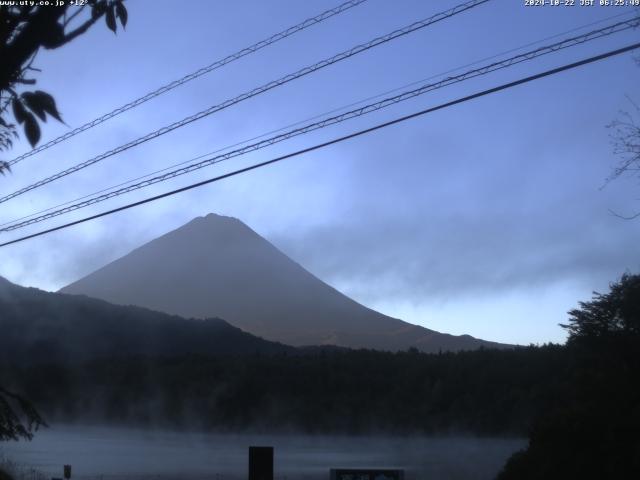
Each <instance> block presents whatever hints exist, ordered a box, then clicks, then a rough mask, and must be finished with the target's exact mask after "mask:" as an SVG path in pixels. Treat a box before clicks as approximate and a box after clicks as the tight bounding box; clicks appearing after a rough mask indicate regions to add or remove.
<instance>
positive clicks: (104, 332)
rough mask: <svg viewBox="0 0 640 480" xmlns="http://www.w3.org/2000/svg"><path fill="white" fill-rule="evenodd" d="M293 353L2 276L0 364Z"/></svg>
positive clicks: (230, 331)
mask: <svg viewBox="0 0 640 480" xmlns="http://www.w3.org/2000/svg"><path fill="white" fill-rule="evenodd" d="M294 351H295V349H293V348H291V347H288V346H285V345H280V344H277V343H273V342H269V341H266V340H263V339H260V338H257V337H254V336H252V335H250V334H248V333H245V332H243V331H241V330H240V329H238V328H236V327H233V326H231V325H229V324H228V323H227V322H225V321H224V320H220V319H217V318H214V319H206V320H194V319H192V320H185V319H183V318H179V317H176V316H171V315H168V314H165V313H159V312H153V311H151V310H148V309H145V308H140V307H132V306H127V307H125V306H117V305H111V304H109V303H107V302H105V301H102V300H96V299H93V298H88V297H84V296H76V295H63V294H60V293H49V292H44V291H41V290H38V289H35V288H24V287H20V286H18V285H15V284H13V283H11V282H9V281H7V280H6V279H4V278H2V277H0V363H9V362H12V363H18V364H20V363H21V362H24V363H32V362H78V361H84V360H88V359H91V358H96V357H101V356H105V357H109V358H117V357H125V356H128V355H149V356H178V355H184V354H200V355H216V354H254V353H265V354H268V353H278V352H294Z"/></svg>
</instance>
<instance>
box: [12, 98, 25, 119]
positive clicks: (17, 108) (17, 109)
mask: <svg viewBox="0 0 640 480" xmlns="http://www.w3.org/2000/svg"><path fill="white" fill-rule="evenodd" d="M11 106H12V107H13V116H14V117H16V121H17V122H18V123H22V122H24V121H25V120H26V118H27V111H26V110H25V108H24V105H22V102H21V101H20V99H19V98H17V97H16V98H14V99H13V101H12V102H11Z"/></svg>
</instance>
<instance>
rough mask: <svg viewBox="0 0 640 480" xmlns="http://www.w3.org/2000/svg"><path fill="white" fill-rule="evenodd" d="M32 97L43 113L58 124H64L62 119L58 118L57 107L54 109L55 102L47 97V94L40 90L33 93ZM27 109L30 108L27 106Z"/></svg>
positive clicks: (49, 96)
mask: <svg viewBox="0 0 640 480" xmlns="http://www.w3.org/2000/svg"><path fill="white" fill-rule="evenodd" d="M23 95H26V94H23ZM33 95H34V96H35V99H36V102H37V104H38V106H39V107H40V108H41V109H42V110H43V111H45V112H47V113H48V114H49V115H51V116H52V117H53V118H55V119H56V120H58V121H59V122H62V123H64V121H63V120H62V117H60V112H58V107H56V101H55V99H54V98H53V97H52V96H51V95H49V94H48V93H47V92H43V91H42V90H36V91H35V92H33ZM29 108H31V107H30V106H29ZM32 110H33V109H32ZM38 116H39V115H38Z"/></svg>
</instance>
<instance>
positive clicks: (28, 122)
mask: <svg viewBox="0 0 640 480" xmlns="http://www.w3.org/2000/svg"><path fill="white" fill-rule="evenodd" d="M24 133H25V134H26V135H27V140H29V143H30V144H31V147H32V148H33V147H35V146H36V144H37V143H38V141H39V140H40V126H39V125H38V121H37V120H36V117H34V116H33V114H32V113H27V118H25V121H24Z"/></svg>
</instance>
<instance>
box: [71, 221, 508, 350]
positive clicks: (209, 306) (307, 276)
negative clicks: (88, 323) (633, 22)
mask: <svg viewBox="0 0 640 480" xmlns="http://www.w3.org/2000/svg"><path fill="white" fill-rule="evenodd" d="M60 291H61V292H63V293H71V294H85V295H88V296H91V297H95V298H101V299H103V300H106V301H109V302H112V303H115V304H121V305H127V304H131V305H140V306H143V307H147V308H150V309H152V310H157V311H161V312H165V313H169V314H173V315H179V316H182V317H194V318H206V317H219V318H224V319H225V320H226V321H228V322H229V323H231V324H232V325H234V326H237V327H239V328H241V329H242V330H244V331H247V332H249V333H251V334H254V335H258V336H260V337H262V338H265V339H268V340H272V341H279V342H282V343H285V344H289V345H293V346H303V345H337V346H342V347H349V348H373V349H379V350H392V351H396V350H405V349H407V348H410V347H415V348H418V349H419V350H422V351H425V352H437V351H439V350H464V349H475V348H478V347H480V346H484V347H496V348H501V347H504V345H503V344H498V343H495V342H488V341H484V340H479V339H475V338H473V337H471V336H468V335H464V336H455V335H449V334H444V333H439V332H436V331H434V330H430V329H428V328H425V327H421V326H418V325H413V324H410V323H407V322H404V321H402V320H399V319H395V318H392V317H389V316H386V315H383V314H381V313H379V312H376V311H374V310H372V309H370V308H368V307H366V306H364V305H361V304H359V303H357V302H356V301H354V300H352V299H351V298H349V297H347V296H346V295H344V294H342V293H341V292H339V291H338V290H336V289H335V288H334V287H332V286H330V285H328V284H327V283H325V282H323V281H322V280H320V279H318V278H317V277H315V276H314V275H312V274H311V273H310V272H308V271H307V270H305V269H304V268H303V267H302V266H301V265H299V264H298V263H296V262H295V261H293V260H292V259H290V258H289V257H288V256H286V255H285V254H284V253H283V252H281V251H280V250H279V249H277V248H276V247H275V246H274V245H272V244H271V243H270V242H268V241H267V240H265V239H264V238H263V237H261V236H260V235H259V234H258V233H256V232H255V231H254V230H252V229H251V228H250V227H248V226H247V225H246V224H244V223H243V222H241V221H240V220H238V219H236V218H233V217H225V216H220V215H216V214H208V215H207V216H205V217H196V218H195V219H193V220H191V221H190V222H188V223H186V224H185V225H183V226H182V227H179V228H177V229H175V230H172V231H170V232H168V233H166V234H164V235H162V236H160V237H158V238H156V239H154V240H151V241H150V242H148V243H146V244H144V245H141V246H140V247H138V248H136V249H134V250H132V251H131V252H130V253H128V254H127V255H124V256H123V257H120V258H119V259H117V260H115V261H113V262H111V263H109V264H107V265H105V266H104V267H102V268H100V269H98V270H96V271H95V272H93V273H91V274H89V275H87V276H85V277H84V278H82V279H79V280H78V281H76V282H73V283H71V284H69V285H67V286H66V287H64V288H62V289H61V290H60Z"/></svg>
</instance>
